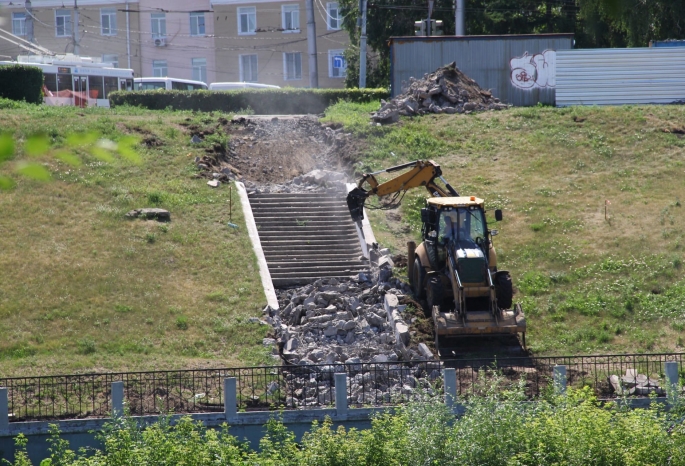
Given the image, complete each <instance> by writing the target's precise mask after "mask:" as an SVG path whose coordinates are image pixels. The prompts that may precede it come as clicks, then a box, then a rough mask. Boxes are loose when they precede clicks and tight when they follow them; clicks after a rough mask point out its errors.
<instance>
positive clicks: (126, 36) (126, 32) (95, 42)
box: [0, 0, 142, 74]
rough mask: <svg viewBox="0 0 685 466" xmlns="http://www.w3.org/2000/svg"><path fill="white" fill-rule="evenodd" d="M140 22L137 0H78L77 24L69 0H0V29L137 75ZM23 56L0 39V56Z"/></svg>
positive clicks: (140, 63)
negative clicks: (99, 60) (129, 70)
mask: <svg viewBox="0 0 685 466" xmlns="http://www.w3.org/2000/svg"><path fill="white" fill-rule="evenodd" d="M139 21H140V19H139V14H138V1H137V0H131V1H122V0H120V1H112V0H78V24H76V13H75V9H74V1H73V0H64V1H62V0H33V1H27V2H24V1H16V0H14V1H7V0H1V1H0V28H3V29H5V30H8V31H10V32H12V33H13V34H14V35H16V36H19V37H20V38H22V39H24V40H28V41H30V42H34V43H35V44H37V45H40V46H42V47H44V48H46V49H48V50H50V51H52V52H54V53H56V54H64V53H75V52H78V54H79V55H82V56H88V57H93V58H95V59H98V58H99V59H101V60H102V61H106V62H111V63H113V64H114V66H116V67H119V68H132V69H133V70H134V71H135V72H136V74H138V73H140V72H141V71H142V61H141V50H140V38H139V37H138V33H137V31H138V27H137V26H138V24H139ZM15 42H18V41H15ZM26 54H27V52H26V51H25V50H23V49H22V48H21V47H19V46H18V45H15V44H12V43H10V42H8V41H5V40H0V55H2V57H0V59H2V60H9V59H16V57H17V55H26Z"/></svg>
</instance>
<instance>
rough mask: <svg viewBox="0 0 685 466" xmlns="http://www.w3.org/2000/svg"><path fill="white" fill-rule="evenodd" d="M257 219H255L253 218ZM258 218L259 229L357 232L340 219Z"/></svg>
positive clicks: (352, 226)
mask: <svg viewBox="0 0 685 466" xmlns="http://www.w3.org/2000/svg"><path fill="white" fill-rule="evenodd" d="M255 218H257V217H255ZM258 218H259V228H260V229H263V228H268V227H270V226H291V227H316V228H327V227H335V228H350V229H352V230H355V231H357V229H356V228H355V227H354V224H352V225H348V224H346V223H343V222H341V221H340V220H342V219H340V218H337V217H335V218H330V217H328V218H319V217H313V218H307V219H302V218H292V217H258Z"/></svg>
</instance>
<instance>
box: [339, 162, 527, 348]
mask: <svg viewBox="0 0 685 466" xmlns="http://www.w3.org/2000/svg"><path fill="white" fill-rule="evenodd" d="M398 171H404V173H401V174H400V175H398V176H396V177H394V178H392V179H391V180H389V181H387V182H384V183H379V181H378V179H377V178H376V176H377V175H380V174H381V173H393V172H398ZM437 180H440V181H442V183H443V184H444V187H443V186H440V185H438V184H437V183H436V181H437ZM418 187H424V188H426V189H427V190H428V192H429V193H430V196H431V197H429V198H428V199H426V207H425V208H423V209H421V222H422V224H423V226H422V230H421V234H422V238H423V242H422V243H421V244H419V246H418V247H416V243H415V242H414V241H410V242H408V243H407V245H408V254H407V261H408V267H407V268H408V276H409V281H410V284H411V287H412V290H413V292H414V295H415V296H416V297H417V298H419V299H423V298H425V299H426V301H427V303H428V309H429V310H430V313H431V315H432V318H433V323H434V325H435V340H436V342H435V343H436V347H437V349H438V351H440V347H441V346H442V345H443V344H444V342H445V340H446V339H447V338H449V337H466V336H479V335H498V334H499V335H517V334H521V337H522V343H523V346H524V347H525V342H526V319H525V316H524V314H523V311H522V309H521V306H520V305H518V304H516V305H515V306H513V308H512V301H513V288H512V283H511V276H510V274H509V272H507V271H506V270H498V269H497V255H496V253H495V248H494V247H493V245H492V237H493V236H496V235H497V233H498V231H497V230H490V229H489V228H488V225H487V222H486V218H485V208H484V201H483V199H479V198H478V197H475V196H460V195H459V194H458V193H457V191H456V190H455V189H454V188H453V187H452V186H451V185H450V184H449V183H448V182H447V181H446V180H445V179H444V178H443V177H442V171H441V170H440V166H439V165H438V164H436V163H435V162H433V161H432V160H417V161H415V162H410V163H406V164H403V165H398V166H395V167H391V168H388V169H385V170H381V171H378V172H375V173H368V174H365V175H364V176H363V177H362V178H361V179H360V180H359V182H358V184H357V187H356V188H354V189H353V190H352V191H350V193H349V194H348V196H347V204H348V207H349V209H350V214H351V215H352V219H353V220H354V221H355V222H361V220H362V219H363V218H364V203H365V201H366V199H367V198H369V197H370V196H374V195H375V196H379V197H384V196H389V195H395V196H398V195H402V194H403V193H404V192H406V191H407V190H410V189H413V188H418ZM495 219H496V221H500V220H502V211H501V210H499V209H498V210H495Z"/></svg>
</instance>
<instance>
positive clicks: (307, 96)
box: [109, 89, 390, 115]
mask: <svg viewBox="0 0 685 466" xmlns="http://www.w3.org/2000/svg"><path fill="white" fill-rule="evenodd" d="M389 95H390V93H389V92H388V90H387V89H240V90H235V91H165V90H156V91H136V92H113V93H111V94H110V97H109V100H110V105H111V106H113V107H115V106H117V105H131V106H134V107H143V108H147V109H149V110H164V109H166V108H171V109H173V110H196V111H201V112H211V111H222V112H237V111H240V110H245V109H247V108H250V109H252V110H253V111H254V113H256V114H259V115H291V114H305V113H323V111H324V110H325V109H326V108H327V107H328V106H330V105H332V104H334V103H336V102H338V101H341V100H344V101H348V102H358V103H362V102H371V101H377V100H380V99H386V98H388V97H389Z"/></svg>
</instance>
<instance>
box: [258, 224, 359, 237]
mask: <svg viewBox="0 0 685 466" xmlns="http://www.w3.org/2000/svg"><path fill="white" fill-rule="evenodd" d="M258 231H259V234H260V235H261V234H262V232H265V233H266V232H269V233H281V234H284V235H288V234H290V235H294V236H297V235H303V234H304V235H306V234H308V233H320V232H323V233H340V234H348V235H356V234H357V229H356V228H352V227H350V226H349V225H343V226H335V225H324V226H321V227H317V226H315V225H307V226H306V227H301V226H297V225H276V224H272V225H259V229H258Z"/></svg>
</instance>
